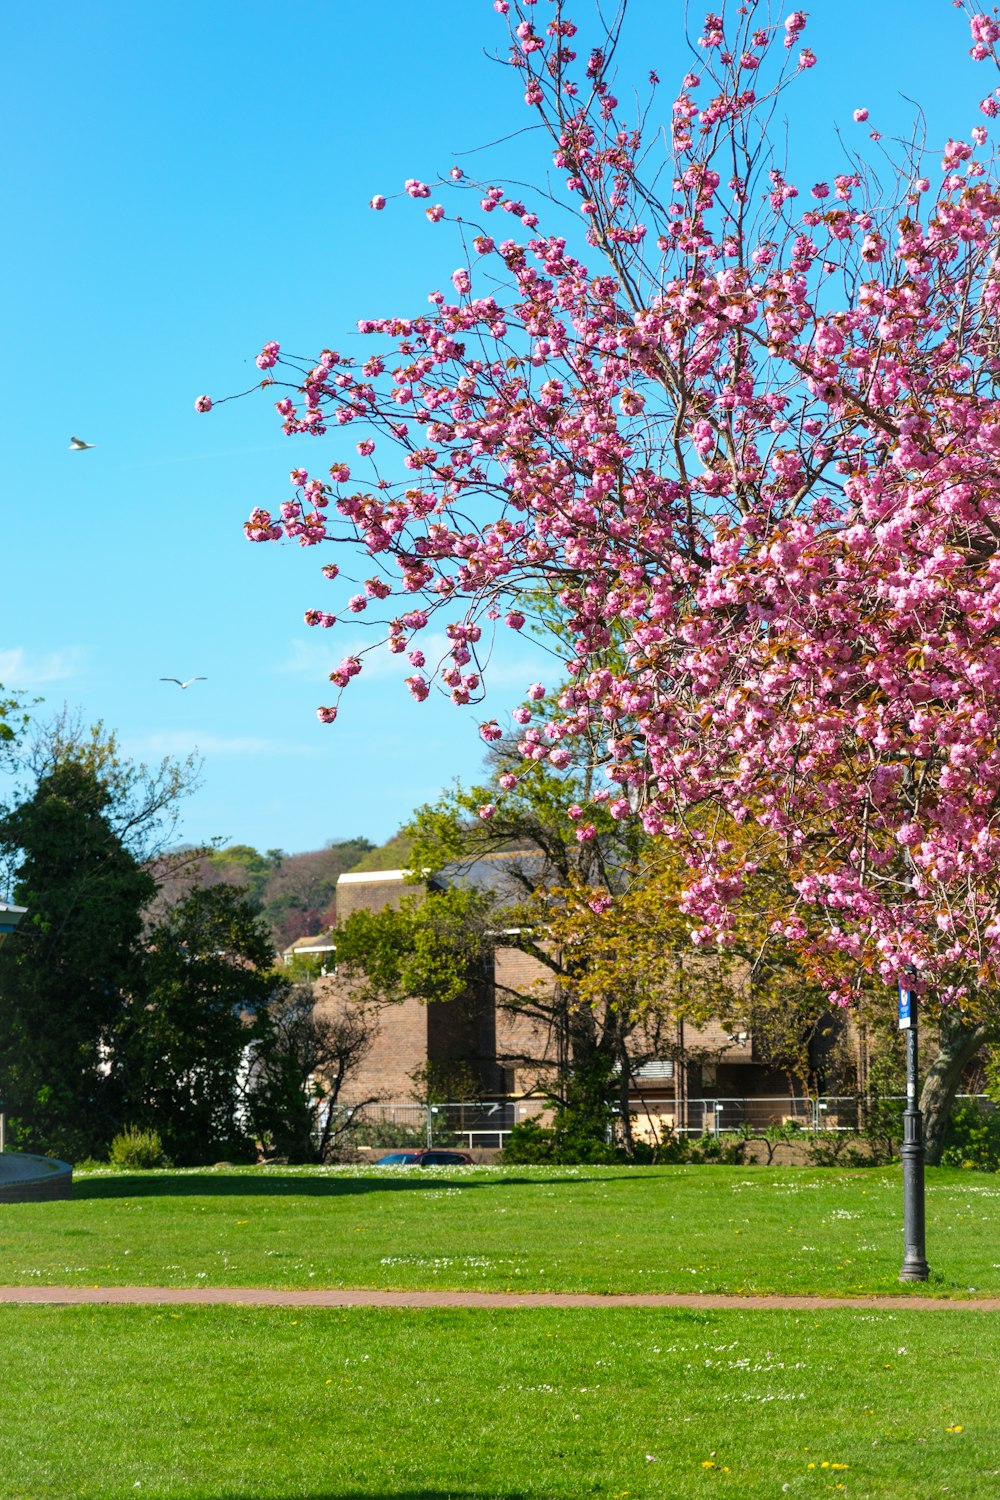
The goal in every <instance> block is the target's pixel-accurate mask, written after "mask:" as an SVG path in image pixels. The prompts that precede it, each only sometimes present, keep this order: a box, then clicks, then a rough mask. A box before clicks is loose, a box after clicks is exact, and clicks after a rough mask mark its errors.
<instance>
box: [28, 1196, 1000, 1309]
mask: <svg viewBox="0 0 1000 1500" xmlns="http://www.w3.org/2000/svg"><path fill="white" fill-rule="evenodd" d="M75 1191H76V1196H75V1199H74V1200H73V1201H72V1202H65V1203H40V1204H30V1203H24V1204H2V1205H0V1267H2V1269H0V1281H7V1282H14V1283H21V1284H23V1283H30V1282H41V1283H49V1284H71V1285H74V1284H75V1285H87V1286H91V1285H103V1286H110V1285H126V1284H130V1283H131V1284H146V1285H165V1286H182V1287H183V1286H197V1285H199V1284H200V1285H210V1286H211V1285H217V1286H250V1287H254V1286H262V1287H263V1286H272V1287H323V1286H332V1287H337V1286H347V1287H389V1288H402V1289H408V1288H415V1287H442V1288H446V1287H447V1288H455V1287H458V1288H469V1287H475V1288H482V1289H484V1290H504V1289H506V1288H512V1289H514V1290H519V1291H529V1290H532V1291H537V1290H551V1291H592V1292H626V1291H627V1292H653V1291H691V1292H697V1291H704V1292H748V1293H749V1292H799V1293H810V1292H815V1293H847V1294H856V1293H861V1292H899V1291H900V1290H911V1291H912V1290H919V1288H913V1287H910V1288H901V1287H900V1284H899V1282H898V1280H897V1276H898V1272H899V1266H900V1262H901V1260H902V1231H901V1223H902V1188H901V1181H900V1174H899V1171H898V1169H896V1170H892V1169H889V1170H884V1171H882V1170H879V1171H874V1170H865V1171H846V1170H843V1171H842V1170H831V1169H826V1170H807V1169H803V1168H795V1167H790V1168H775V1167H772V1168H764V1167H756V1168H755V1167H737V1168H731V1167H660V1168H640V1169H635V1168H633V1169H629V1168H618V1167H570V1168H549V1169H531V1168H514V1167H511V1168H506V1169H481V1170H480V1169H474V1168H462V1169H459V1170H456V1171H452V1170H448V1169H436V1170H434V1171H424V1172H421V1171H418V1170H414V1169H411V1170H409V1171H407V1170H405V1169H404V1170H396V1171H385V1170H383V1171H381V1172H380V1171H377V1170H374V1169H370V1168H369V1169H366V1170H361V1169H357V1168H339V1169H329V1168H327V1169H312V1170H310V1169H287V1168H264V1169H262V1168H247V1169H243V1170H239V1169H213V1170H209V1171H188V1172H169V1173H168V1172H161V1173H134V1174H128V1175H116V1174H107V1175H96V1174H95V1175H89V1176H88V1175H83V1176H80V1177H79V1178H78V1180H77V1183H76V1190H75ZM927 1244H928V1259H929V1261H930V1264H931V1268H932V1280H931V1281H930V1283H928V1285H927V1287H926V1290H927V1291H928V1292H929V1293H931V1294H936V1295H939V1296H941V1295H945V1296H947V1295H953V1296H957V1295H962V1296H965V1295H968V1294H969V1293H976V1292H978V1293H980V1294H983V1295H986V1294H993V1295H996V1294H1000V1181H998V1179H996V1178H994V1177H991V1176H986V1175H982V1174H979V1173H973V1172H960V1171H945V1170H940V1171H934V1172H929V1173H928V1193H927Z"/></svg>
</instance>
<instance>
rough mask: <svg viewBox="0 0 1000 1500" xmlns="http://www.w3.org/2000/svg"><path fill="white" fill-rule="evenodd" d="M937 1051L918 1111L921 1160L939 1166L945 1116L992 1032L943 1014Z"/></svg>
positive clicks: (936, 1036) (952, 1014)
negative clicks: (921, 1126)
mask: <svg viewBox="0 0 1000 1500" xmlns="http://www.w3.org/2000/svg"><path fill="white" fill-rule="evenodd" d="M928 1033H929V1034H930V1035H933V1036H934V1041H933V1043H932V1045H933V1046H934V1047H936V1051H935V1054H934V1057H933V1060H932V1062H931V1065H930V1067H929V1068H928V1070H927V1076H926V1078H925V1079H924V1087H923V1092H922V1093H921V1095H920V1108H921V1110H922V1112H923V1117H924V1159H925V1160H926V1162H927V1165H928V1166H929V1167H936V1166H939V1165H940V1163H941V1153H942V1151H943V1150H944V1138H945V1131H946V1130H947V1127H948V1115H949V1114H950V1112H951V1106H952V1104H953V1103H954V1099H955V1095H956V1094H957V1092H958V1089H959V1085H960V1084H961V1082H962V1075H963V1074H964V1072H965V1069H966V1067H967V1066H968V1064H969V1062H970V1061H971V1059H972V1058H973V1057H974V1056H975V1054H976V1053H977V1052H978V1051H979V1049H980V1047H982V1046H984V1045H985V1043H986V1042H988V1041H989V1040H990V1037H991V1035H992V1028H991V1027H989V1026H987V1025H985V1024H984V1023H982V1022H979V1023H978V1024H970V1023H968V1022H966V1021H963V1019H962V1017H961V1016H960V1015H959V1014H958V1013H956V1012H955V1011H948V1010H945V1011H943V1012H942V1014H941V1019H940V1021H939V1023H938V1025H937V1027H936V1028H934V1031H933V1032H932V1031H931V1028H930V1027H928Z"/></svg>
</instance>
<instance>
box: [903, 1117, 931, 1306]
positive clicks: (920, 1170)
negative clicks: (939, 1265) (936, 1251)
mask: <svg viewBox="0 0 1000 1500" xmlns="http://www.w3.org/2000/svg"><path fill="white" fill-rule="evenodd" d="M911 1097H912V1096H911ZM899 1155H900V1159H901V1161H902V1166H903V1265H902V1268H901V1269H900V1272H899V1279H900V1281H926V1280H927V1278H928V1276H929V1275H930V1267H929V1266H928V1264H927V1258H926V1255H925V1252H924V1246H925V1244H926V1238H925V1234H924V1142H923V1121H922V1120H921V1117H920V1111H919V1109H917V1108H916V1107H915V1106H913V1105H911V1106H910V1107H909V1108H907V1109H906V1110H905V1111H904V1113H903V1144H902V1146H901V1147H900V1151H899Z"/></svg>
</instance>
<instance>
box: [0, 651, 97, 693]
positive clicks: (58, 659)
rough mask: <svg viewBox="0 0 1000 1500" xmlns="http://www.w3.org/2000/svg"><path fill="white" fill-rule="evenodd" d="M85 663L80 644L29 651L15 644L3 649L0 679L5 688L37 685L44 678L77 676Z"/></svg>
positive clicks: (57, 680)
mask: <svg viewBox="0 0 1000 1500" xmlns="http://www.w3.org/2000/svg"><path fill="white" fill-rule="evenodd" d="M83 664H84V651H83V649H82V647H80V646H66V647H64V648H63V649H62V650H61V651H26V650H25V648H24V647H23V646H14V647H12V648H11V649H9V650H7V651H0V683H2V684H3V686H4V687H5V688H36V687H40V686H41V685H42V683H45V682H65V681H66V680H67V678H70V677H76V676H78V674H79V672H80V670H81V668H82V666H83Z"/></svg>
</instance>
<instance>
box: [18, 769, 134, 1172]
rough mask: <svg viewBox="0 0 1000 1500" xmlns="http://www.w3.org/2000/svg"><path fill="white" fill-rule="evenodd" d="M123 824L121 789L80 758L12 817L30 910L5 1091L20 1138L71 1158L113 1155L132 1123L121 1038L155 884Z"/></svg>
mask: <svg viewBox="0 0 1000 1500" xmlns="http://www.w3.org/2000/svg"><path fill="white" fill-rule="evenodd" d="M115 822H116V820H115V796H114V794H113V791H112V789H110V788H109V786H108V785H107V784H106V783H105V782H104V780H102V778H101V776H100V775H99V774H98V771H97V769H96V768H95V767H94V766H93V765H91V764H87V763H85V762H81V761H79V760H75V759H69V760H64V761H57V762H56V763H55V764H54V765H53V766H52V767H51V769H49V770H47V771H46V772H45V773H44V774H43V775H42V776H41V777H40V779H39V781H38V783H37V786H36V787H35V789H34V791H33V792H32V793H31V795H30V796H28V797H27V798H26V799H25V800H23V801H22V802H20V803H19V804H18V805H17V806H16V807H15V808H14V809H13V810H12V811H10V812H8V813H7V814H6V815H5V816H4V817H3V818H2V819H0V851H2V852H3V854H4V855H5V857H6V858H7V860H8V862H9V863H10V864H11V865H12V866H13V868H14V871H15V882H14V886H13V896H14V899H15V901H17V902H18V903H19V904H20V905H22V906H26V907H27V908H28V914H27V917H26V918H24V919H23V920H22V923H21V926H20V928H19V929H18V931H17V933H16V934H15V936H14V938H13V939H12V940H10V941H8V942H7V943H5V944H4V945H3V947H2V948H0V1096H2V1098H3V1102H4V1108H5V1110H6V1113H7V1115H8V1119H9V1121H10V1129H11V1136H12V1138H13V1140H14V1141H15V1142H16V1143H17V1145H19V1146H20V1147H22V1148H24V1149H30V1150H38V1151H49V1152H53V1153H55V1154H56V1155H60V1156H65V1157H68V1158H70V1159H73V1158H74V1157H77V1156H98V1155H102V1154H103V1153H104V1151H105V1150H106V1148H107V1145H108V1143H109V1142H110V1140H111V1138H112V1136H113V1135H114V1134H115V1132H116V1130H117V1128H118V1125H119V1123H120V1108H121V1097H120V1092H119V1088H118V1078H117V1076H116V1073H115V1069H114V1067H113V1066H112V1056H113V1053H112V1048H113V1041H114V1036H115V1031H116V1028H117V1025H118V1023H119V1020H120V1017H121V1014H122V1010H123V1007H124V1006H125V1004H126V1000H127V997H128V996H130V995H131V994H132V993H133V992H134V990H135V988H136V985H137V982H138V980H139V970H140V959H139V938H140V934H141V931H142V913H143V908H144V907H145V905H146V904H147V902H148V901H149V900H150V898H151V897H152V895H153V892H154V890H155V884H154V881H153V879H152V877H151V876H150V875H149V874H148V873H147V871H146V870H145V869H144V868H143V867H142V865H141V864H140V862H139V860H138V859H137V857H136V855H135V854H134V853H133V852H132V851H131V850H130V849H129V848H128V847H127V845H126V843H125V840H124V836H123V832H122V829H121V827H120V826H118V827H116V826H115Z"/></svg>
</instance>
